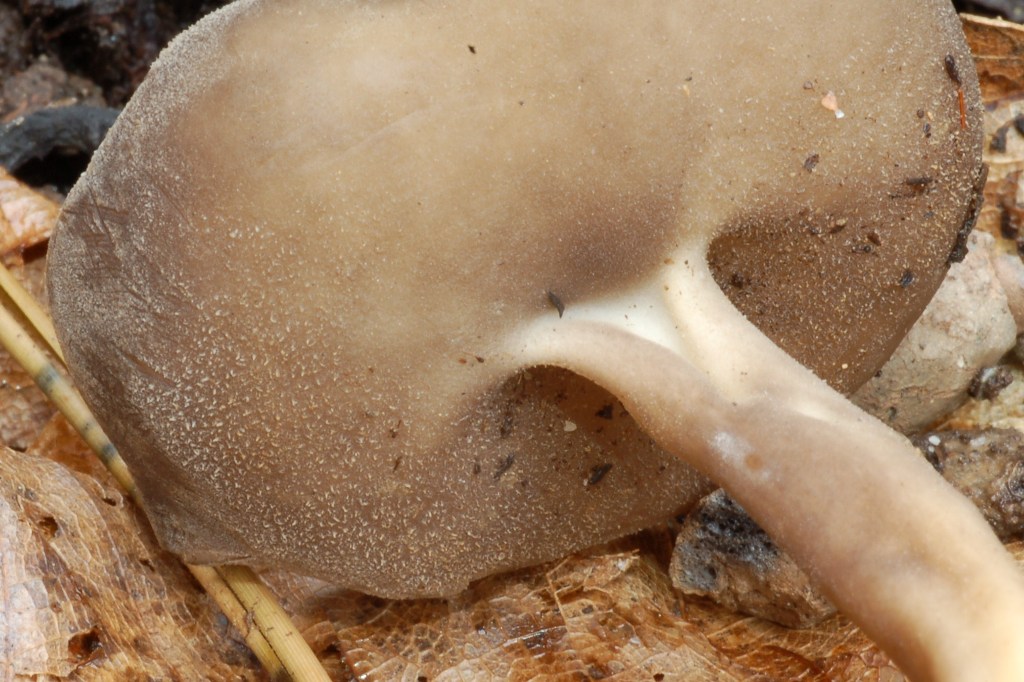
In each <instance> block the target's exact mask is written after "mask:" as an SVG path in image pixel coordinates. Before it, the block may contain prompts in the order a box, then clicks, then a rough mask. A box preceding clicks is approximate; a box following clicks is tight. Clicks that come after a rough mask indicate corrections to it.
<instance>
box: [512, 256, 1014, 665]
mask: <svg viewBox="0 0 1024 682" xmlns="http://www.w3.org/2000/svg"><path fill="white" fill-rule="evenodd" d="M679 262H683V261H679ZM689 262H690V263H695V262H696V261H694V260H693V259H690V260H689ZM659 292H660V293H659ZM682 292H686V293H685V298H684V297H683V296H682ZM622 302H623V301H622V299H617V300H616V301H613V302H604V303H595V304H590V305H576V306H573V307H571V308H568V309H567V310H566V313H565V316H564V318H563V319H561V320H559V319H557V318H555V317H553V316H552V317H549V318H548V319H547V320H545V321H544V322H543V323H541V324H537V325H535V326H534V327H532V328H531V329H530V330H529V332H528V335H527V340H526V341H525V342H524V344H523V347H524V352H525V353H526V355H527V356H528V358H529V360H530V361H531V362H536V363H537V364H555V365H559V366H562V367H566V368H568V369H571V370H572V371H575V372H577V373H579V374H582V375H584V376H586V377H588V378H589V379H591V380H593V381H595V382H597V383H599V384H601V385H603V386H604V387H605V388H607V389H609V390H610V391H612V392H614V393H615V394H616V395H617V396H619V397H620V399H621V400H622V401H623V403H624V404H625V405H626V407H627V409H628V410H629V411H630V413H631V414H632V415H633V416H634V417H635V418H636V419H637V420H638V422H639V423H641V424H642V425H643V427H644V428H645V430H647V432H648V433H650V434H651V435H652V436H653V437H654V438H655V439H656V440H657V441H658V442H659V444H660V445H661V446H662V447H664V448H665V449H666V450H668V451H670V452H673V453H675V454H676V455H677V456H678V457H680V458H681V459H683V460H685V461H686V462H688V463H690V464H691V465H693V466H694V467H696V468H697V469H699V470H701V471H702V472H704V473H705V474H707V475H708V476H709V477H710V478H712V479H713V480H714V481H716V482H717V483H719V484H720V485H722V487H724V488H725V489H726V490H727V491H728V492H729V493H730V494H731V495H733V496H734V497H735V498H736V499H737V500H738V501H739V502H740V503H741V504H742V505H743V506H744V508H746V509H747V510H748V511H749V512H750V514H751V516H753V517H754V518H755V519H756V520H757V521H758V522H759V523H761V524H762V526H763V527H764V528H765V530H766V531H767V532H768V533H770V534H771V535H772V536H773V538H775V540H776V541H777V542H779V544H780V545H781V546H783V547H784V548H785V549H786V550H787V551H789V552H790V553H791V554H792V555H793V557H794V558H795V559H796V561H797V562H798V563H799V564H800V565H801V566H802V567H803V568H804V569H805V570H807V571H808V572H809V574H810V575H811V576H812V578H813V579H814V580H815V581H816V582H817V583H819V584H820V585H821V587H822V589H823V590H824V591H825V593H826V594H827V595H828V596H829V597H830V598H831V599H832V600H833V601H834V602H835V603H836V605H837V606H838V607H839V608H840V609H841V610H842V611H843V612H844V613H846V615H848V616H849V617H850V618H851V619H853V620H854V621H856V622H857V623H858V624H859V625H860V626H861V627H862V628H863V629H864V631H865V632H866V633H867V634H868V635H869V636H871V637H872V638H874V639H875V640H876V641H877V642H879V644H880V645H881V646H882V647H883V648H884V649H885V650H886V651H887V652H888V653H889V655H890V656H891V657H892V658H893V660H894V661H895V662H896V663H897V664H898V665H899V666H900V667H901V668H902V669H903V670H904V671H905V672H906V673H907V674H908V675H909V676H910V677H911V678H912V679H915V680H950V681H952V680H964V679H985V680H1006V681H1009V680H1020V679H1024V647H1021V646H1020V642H1021V641H1024V580H1022V576H1021V575H1020V572H1019V570H1018V569H1017V567H1016V565H1015V564H1014V563H1013V562H1012V560H1011V559H1010V558H1009V555H1008V554H1007V553H1006V552H1005V550H1004V549H1003V548H1002V546H1001V545H1000V543H999V541H998V540H997V539H996V537H995V535H994V534H993V533H992V531H991V530H990V529H989V528H988V526H987V525H986V523H985V522H984V520H983V519H982V517H981V515H980V514H979V513H978V511H977V510H976V509H975V508H974V507H973V506H972V505H971V504H970V503H969V502H968V501H967V500H966V499H964V498H963V497H961V496H960V495H959V494H957V493H956V492H955V491H954V490H953V489H952V488H951V487H950V486H948V485H947V484H946V483H945V482H944V481H943V480H942V478H941V477H940V476H939V475H938V474H937V473H936V472H935V471H934V470H933V469H932V468H931V467H930V466H929V465H928V464H927V462H925V461H924V459H923V458H922V457H920V456H919V455H918V454H917V452H916V450H914V448H913V447H912V446H911V445H910V443H909V442H908V441H906V439H904V438H903V437H902V436H900V435H899V434H897V433H896V432H894V431H892V430H890V429H889V428H888V427H886V426H884V425H883V424H882V423H881V422H879V421H877V420H876V419H874V418H873V417H871V416H869V415H868V414H866V413H864V412H862V411H861V410H859V409H858V408H857V407H855V406H854V405H852V404H851V403H850V402H849V401H848V400H847V399H846V398H845V397H844V396H842V395H841V394H839V393H837V392H836V391H834V390H832V389H831V388H829V387H828V386H827V385H826V384H825V383H824V382H823V381H821V380H820V379H818V378H817V377H815V376H814V375H813V374H812V373H811V372H810V371H809V370H807V369H806V368H804V367H803V366H801V365H799V364H798V363H797V362H796V361H794V360H793V359H791V358H790V357H788V356H787V355H785V353H783V352H782V351H781V350H780V349H778V348H777V347H776V346H775V345H774V344H772V343H771V342H770V341H769V340H768V339H767V338H766V337H764V336H763V335H762V334H761V332H760V331H758V330H757V329H756V328H755V327H754V326H753V325H751V324H750V323H749V322H748V321H747V320H746V319H745V318H743V317H742V315H741V314H740V313H739V312H738V311H736V309H735V308H734V307H733V306H732V305H731V304H730V303H729V301H728V300H727V299H726V298H725V297H724V295H722V294H721V292H720V291H719V290H718V289H717V287H715V286H714V283H713V282H712V280H711V277H710V274H709V273H708V272H707V271H706V269H705V268H704V267H703V266H699V265H698V266H690V265H688V266H687V267H686V268H676V269H674V270H672V271H670V272H668V273H667V274H665V273H663V277H661V278H660V279H658V280H657V281H656V282H654V283H653V285H652V283H648V286H646V287H641V290H639V291H635V292H634V298H633V301H632V304H631V305H628V306H626V307H623V305H622ZM684 306H685V309H686V311H685V316H684V315H682V314H681V312H682V308H683V307H684ZM638 311H647V312H646V313H645V314H643V315H639V316H638V314H637V313H638ZM669 320H672V323H673V324H674V329H675V334H676V335H675V337H674V338H672V337H671V336H669V335H667V334H666V329H667V325H668V321H669ZM712 350H714V351H715V352H714V353H712V352H711V351H712ZM624 356H629V357H630V358H631V367H633V368H634V371H632V372H629V373H624V372H621V371H619V367H620V365H621V360H620V358H622V357H624ZM638 358H642V360H638ZM924 613H928V614H930V617H928V618H922V617H921V614H924Z"/></svg>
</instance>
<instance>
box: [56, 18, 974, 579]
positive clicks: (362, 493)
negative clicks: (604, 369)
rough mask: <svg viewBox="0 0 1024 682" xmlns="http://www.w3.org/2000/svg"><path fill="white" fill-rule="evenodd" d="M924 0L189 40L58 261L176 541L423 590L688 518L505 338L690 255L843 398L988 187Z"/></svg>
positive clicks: (606, 404)
mask: <svg viewBox="0 0 1024 682" xmlns="http://www.w3.org/2000/svg"><path fill="white" fill-rule="evenodd" d="M906 9H907V8H906V5H905V3H901V2H896V1H895V0H871V1H870V2H863V3H857V4H853V3H834V4H828V5H824V4H809V3H801V2H783V3H770V4H767V3H766V4H765V5H764V6H761V5H758V4H756V3H755V4H753V5H751V4H750V3H740V2H738V1H736V2H723V3H716V4H715V5H714V7H713V8H709V7H707V6H705V5H696V4H690V3H686V2H678V1H673V2H667V1H665V0H657V1H655V0H650V1H646V2H639V3H630V4H628V5H627V4H624V3H601V4H600V5H595V4H593V3H586V2H561V3H548V2H517V3H499V4H494V3H485V2H481V1H477V0H470V1H467V2H460V3H456V4H452V5H436V4H431V3H389V4H387V5H380V4H378V3H361V2H351V3H338V2H334V1H333V0H275V1H274V2H269V1H264V0H252V1H250V0H242V1H240V2H237V3H235V4H233V5H231V6H229V7H228V8H226V9H224V10H221V11H219V12H217V13H215V14H214V15H211V16H210V17H208V18H207V19H205V20H203V21H202V22H200V23H199V24H198V25H197V26H195V27H194V28H193V29H191V30H190V31H188V32H187V33H185V34H183V35H182V36H181V37H179V38H178V39H177V40H176V41H175V42H174V43H172V45H171V46H170V47H169V48H168V49H167V50H166V51H165V52H164V53H163V54H162V55H161V57H160V59H159V60H158V62H157V63H156V64H154V66H153V69H152V71H151V73H150V75H149V77H148V78H147V80H146V81H145V82H144V83H143V85H142V86H141V87H140V88H139V90H138V92H137V93H136V95H135V97H134V98H133V99H132V101H131V102H130V104H129V105H128V106H127V107H126V109H125V111H124V113H123V114H122V116H121V117H120V119H119V120H118V122H117V124H116V125H115V126H114V128H113V129H112V130H111V132H110V134H109V136H108V138H107V140H106V141H105V142H104V144H103V145H102V147H101V148H100V150H99V151H98V152H97V153H96V156H95V157H94V159H93V161H92V163H91V165H90V167H89V169H88V171H87V172H86V174H85V175H84V176H83V178H82V179H81V181H80V182H79V183H78V185H77V186H76V187H75V188H74V190H73V191H72V193H71V194H70V195H69V197H68V200H67V203H66V205H65V207H64V210H63V214H62V218H61V220H60V223H59V225H58V228H57V230H56V232H55V235H54V237H53V240H52V242H51V251H50V276H49V277H50V279H49V285H50V292H51V304H52V309H53V314H54V318H55V322H56V324H57V328H58V333H59V336H60V340H61V343H62V345H63V346H64V349H65V352H66V354H67V357H68V360H69V365H70V369H71V372H72V375H73V377H74V379H75V381H76V383H77V384H78V386H79V387H80V390H81V391H82V394H83V396H84V397H85V399H86V401H87V402H88V404H89V405H90V406H91V407H92V408H93V410H94V412H95V414H96V416H97V419H98V420H99V422H100V423H101V424H102V425H103V427H104V428H105V429H106V430H107V432H108V434H109V435H110V436H111V438H112V440H113V441H114V442H115V443H116V444H117V445H118V446H119V448H120V449H121V450H122V452H123V454H124V457H125V459H126V460H127V462H128V464H129V466H130V468H131V470H132V472H133V474H134V475H135V476H136V479H137V482H138V484H139V487H140V490H141V493H142V497H143V500H144V503H145V506H146V508H147V512H148V514H149V517H150V519H151V521H152V522H153V525H154V527H155V529H156V531H157V533H158V535H159V537H160V539H161V541H162V542H163V543H164V544H165V545H166V546H167V547H168V548H170V549H172V550H173V551H176V552H178V553H181V554H182V555H184V556H185V557H186V558H187V559H188V560H190V561H194V562H226V561H237V562H248V563H254V564H273V565H277V566H280V567H283V568H289V569H293V570H297V571H300V572H303V573H307V574H313V575H317V576H320V577H323V578H327V579H329V580H332V581H334V582H337V583H339V584H341V585H344V586H347V587H351V588H356V589H359V590H363V591H366V592H370V593H374V594H378V595H382V596H389V597H411V596H424V595H444V594H450V593H453V592H455V591H457V590H459V589H461V588H462V587H463V586H465V585H466V584H467V583H468V581H470V580H472V579H474V578H477V577H480V576H483V575H487V574H490V573H493V572H496V571H500V570H504V569H509V568H514V567H518V566H523V565H527V564H531V563H536V562H540V561H544V560H548V559H552V558H555V557H558V556H561V555H563V554H565V553H567V552H569V551H572V550H575V549H579V548H582V547H585V546H588V545H591V544H594V543H597V542H601V541H604V540H608V539H611V538H614V537H618V536H621V535H623V534H626V533H629V532H631V531H635V530H638V529H640V528H643V527H646V526H649V525H651V524H653V523H656V522H658V521H659V520H662V519H665V518H668V517H670V516H672V515H674V514H676V513H678V512H679V511H680V510H682V509H685V508H686V507H687V506H689V505H690V504H692V503H693V502H694V501H695V499H696V498H697V496H698V495H699V494H701V493H702V492H704V491H705V490H706V489H707V487H708V485H709V484H708V482H707V480H706V479H705V478H704V477H703V476H701V475H699V474H698V473H696V472H695V471H693V470H692V469H690V468H689V467H687V466H686V465H685V464H683V463H681V462H680V461H679V460H678V459H676V458H675V457H673V456H671V455H669V454H666V453H665V452H663V451H662V450H661V449H659V447H658V446H657V445H655V444H654V443H653V442H652V441H651V439H650V438H649V437H647V436H646V435H645V434H644V432H643V430H642V428H641V426H639V425H638V424H637V423H636V422H635V421H633V419H632V418H631V417H630V416H629V415H628V414H626V413H625V410H624V409H623V408H622V407H621V405H620V404H619V403H618V402H617V401H616V400H615V398H614V397H613V396H612V395H611V394H609V393H608V392H607V391H606V390H604V389H602V388H600V387H598V386H596V385H594V384H593V383H590V382H589V381H587V380H585V379H583V378H581V377H579V376H576V375H574V374H572V373H570V372H568V371H565V370H561V369H557V368H551V367H528V366H524V364H523V361H522V359H521V357H520V356H519V355H518V354H517V346H516V344H517V343H518V339H519V338H520V337H519V334H520V332H521V331H522V330H523V329H525V328H527V327H528V326H529V324H530V323H531V322H532V321H535V320H537V319H541V318H545V317H549V318H552V319H557V316H558V315H559V314H560V312H561V311H556V310H555V307H556V306H555V305H554V302H557V303H558V304H559V305H560V306H561V305H564V306H565V307H566V308H567V309H568V310H570V311H571V310H572V309H573V307H574V306H585V305H587V304H588V302H592V301H598V300H600V301H604V300H613V299H614V300H618V299H616V298H615V297H616V296H617V295H618V294H617V292H622V291H630V290H632V289H634V288H636V287H637V286H642V285H643V284H644V283H645V282H650V281H654V279H656V278H657V277H658V276H661V274H663V273H664V272H665V271H666V270H672V269H673V268H684V267H688V266H689V263H687V262H679V261H677V260H675V255H676V254H677V253H680V251H679V249H680V246H681V245H683V244H692V243H694V242H699V243H700V244H703V245H705V250H708V249H709V256H708V258H709V262H710V264H711V266H712V269H713V271H714V272H715V277H716V279H717V280H718V281H719V282H720V284H721V286H722V288H723V290H724V291H725V292H726V293H727V294H728V295H729V296H730V297H731V299H732V300H733V301H734V303H735V304H736V305H737V306H738V307H739V308H740V309H741V310H742V311H743V312H744V313H745V314H746V315H748V317H749V318H750V319H751V320H752V321H753V322H754V323H755V324H757V325H758V326H759V327H760V328H761V329H762V330H763V331H764V333H765V334H767V335H768V336H769V337H771V338H772V339H773V340H775V341H776V342H777V343H778V344H779V345H780V346H782V347H783V348H784V349H785V350H786V351H787V352H789V353H790V354H792V355H793V356H794V357H796V358H797V359H798V360H800V361H801V362H803V363H805V364H806V365H808V366H809V367H811V368H812V369H814V370H815V371H816V372H817V373H818V374H819V375H820V376H821V377H822V378H824V379H826V380H827V381H829V382H831V383H832V384H833V385H835V386H837V387H840V388H843V389H852V388H855V387H856V386H857V385H859V384H860V383H861V382H862V381H863V380H864V379H866V378H867V377H868V376H870V375H871V374H873V373H874V372H875V371H876V370H877V368H878V367H879V366H880V365H881V363H882V362H884V360H885V359H886V358H887V357H888V355H889V354H890V353H891V351H892V349H893V348H894V347H895V345H896V344H897V343H898V342H899V340H900V339H901V338H902V336H903V334H904V333H905V332H906V330H907V328H908V327H909V325H910V324H911V323H912V322H913V320H914V319H916V317H917V316H918V315H919V313H920V311H921V310H922V309H923V307H924V306H925V304H926V303H927V302H928V300H929V299H930V297H931V295H932V293H933V292H934V290H935V288H936V287H937V286H938V284H939V282H940V281H941V279H942V276H943V275H944V273H945V271H946V267H947V264H948V261H949V258H950V255H951V253H952V252H954V250H955V247H956V245H957V244H958V243H959V241H958V240H959V239H960V237H959V234H960V233H961V232H962V231H963V230H964V229H965V226H966V229H969V225H970V222H971V220H972V217H973V212H974V203H973V202H974V199H975V196H976V194H977V184H978V153H979V149H980V138H979V137H978V133H977V131H980V125H978V117H979V115H980V113H979V110H978V107H977V105H976V101H977V85H976V82H975V81H973V80H972V79H971V78H970V77H969V72H970V70H971V67H970V61H969V59H970V57H969V54H968V53H967V51H966V48H965V47H964V44H963V40H962V36H961V35H960V32H959V24H958V22H957V18H956V16H955V14H954V13H953V11H952V10H951V8H950V7H949V6H948V4H947V3H946V2H942V1H940V0H928V1H926V2H920V3H917V4H915V7H914V14H913V17H912V18H910V17H908V13H907V12H906ZM947 57H949V59H951V60H952V61H953V63H954V65H955V64H960V65H961V66H960V67H959V72H958V73H957V74H956V75H957V76H958V78H957V80H958V81H959V82H955V81H954V80H953V79H952V77H951V75H950V72H949V71H948V69H947V68H946V66H944V63H945V62H946V61H948V60H947ZM829 91H832V92H834V93H835V96H836V98H837V100H838V103H839V106H840V108H841V109H842V111H843V113H844V117H843V118H837V116H836V114H835V113H834V112H833V111H831V110H830V109H828V108H826V107H825V106H823V105H822V103H821V101H822V98H823V96H825V94H826V93H827V92H829ZM958 93H965V99H964V100H960V98H959V94H958ZM960 101H966V102H967V109H966V110H965V112H964V114H963V115H964V116H966V122H964V121H962V118H961V116H962V115H961V110H960V106H959V104H960ZM812 158H813V159H816V161H815V162H814V163H811V161H809V159H812ZM837 228H838V229H837ZM864 246H870V248H869V249H865V248H863V247H864ZM908 273H910V274H909V275H908ZM652 278H654V279H652ZM622 305H623V309H624V313H625V314H626V315H627V316H628V314H629V306H630V305H631V303H630V302H629V301H628V300H625V299H623V303H622ZM609 361H610V362H614V363H617V362H621V366H622V371H623V372H629V371H630V362H631V359H630V358H629V357H628V355H627V354H626V353H625V352H624V356H623V357H621V358H609Z"/></svg>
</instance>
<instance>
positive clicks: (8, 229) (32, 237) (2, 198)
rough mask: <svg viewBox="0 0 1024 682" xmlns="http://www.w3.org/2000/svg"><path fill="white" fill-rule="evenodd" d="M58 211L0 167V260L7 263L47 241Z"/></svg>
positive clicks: (50, 203)
mask: <svg viewBox="0 0 1024 682" xmlns="http://www.w3.org/2000/svg"><path fill="white" fill-rule="evenodd" d="M57 211H58V208H57V206H56V204H54V203H53V202H52V201H50V200H49V199H47V198H46V197H45V196H43V195H42V194H40V193H39V192H36V191H34V190H32V189H30V188H29V187H26V186H25V185H23V184H22V183H21V182H19V181H18V180H16V179H15V178H14V176H12V175H11V174H10V173H8V172H7V170H6V169H4V168H3V167H0V258H2V259H3V260H4V262H10V257H11V256H12V255H18V254H20V253H22V252H24V251H25V250H26V249H29V248H31V247H33V246H35V245H36V244H41V243H43V242H45V241H46V240H47V239H49V238H50V232H51V231H53V224H54V223H55V222H56V220H57Z"/></svg>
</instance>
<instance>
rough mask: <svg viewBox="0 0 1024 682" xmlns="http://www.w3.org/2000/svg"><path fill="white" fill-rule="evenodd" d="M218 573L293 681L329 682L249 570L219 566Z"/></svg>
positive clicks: (272, 600)
mask: <svg viewBox="0 0 1024 682" xmlns="http://www.w3.org/2000/svg"><path fill="white" fill-rule="evenodd" d="M217 570H218V572H220V574H221V576H223V577H224V580H225V582H227V584H228V585H229V586H230V587H231V590H232V591H233V592H234V593H235V596H236V597H238V601H240V602H241V603H242V606H244V607H245V610H246V612H247V613H249V614H251V615H252V619H253V622H254V623H255V624H256V627H258V628H259V629H260V630H261V631H262V632H263V634H264V635H265V636H266V638H267V641H269V642H270V646H272V647H273V648H274V651H276V652H277V655H278V656H279V657H280V658H281V662H282V664H283V665H284V666H285V670H287V672H288V673H289V674H290V675H291V677H292V679H294V680H310V682H313V681H314V680H315V681H316V682H331V678H330V677H328V676H327V673H326V672H325V671H324V669H323V666H321V665H320V661H319V659H317V657H316V655H314V654H313V652H312V650H310V648H309V645H308V644H307V643H306V640H305V639H303V637H302V635H301V634H299V631H298V630H296V629H295V625H294V624H292V621H291V619H290V618H289V617H288V614H287V613H285V611H284V609H282V608H281V605H280V604H278V603H277V599H275V598H274V595H273V593H271V591H270V590H269V589H267V586H266V585H264V584H263V582H262V581H261V580H260V579H259V576H257V575H256V574H255V573H253V572H252V569H250V568H249V567H247V566H218V567H217Z"/></svg>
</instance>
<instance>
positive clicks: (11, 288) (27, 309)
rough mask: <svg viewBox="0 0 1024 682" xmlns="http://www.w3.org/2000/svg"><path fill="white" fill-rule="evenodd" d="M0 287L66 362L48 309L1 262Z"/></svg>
mask: <svg viewBox="0 0 1024 682" xmlns="http://www.w3.org/2000/svg"><path fill="white" fill-rule="evenodd" d="M0 289H2V290H3V291H4V293H6V294H7V296H8V297H9V298H10V299H11V302H13V303H14V305H15V306H16V307H17V308H18V309H19V310H20V311H21V313H22V314H23V315H24V316H25V319H27V320H28V322H29V324H31V325H32V327H33V328H34V329H35V330H36V331H37V332H38V333H39V336H41V337H43V341H46V343H47V345H49V346H50V350H52V351H53V352H54V354H55V355H56V356H57V357H58V358H60V361H61V362H64V353H62V352H61V350H60V344H59V343H57V332H56V331H55V330H54V328H53V323H52V322H50V318H49V316H47V314H46V311H45V310H43V308H42V306H40V305H39V304H38V303H36V299H34V298H32V294H30V293H29V292H28V291H26V290H25V287H23V286H21V282H19V281H18V280H16V279H15V278H14V275H12V274H11V271H10V270H8V269H7V268H6V267H4V265H3V263H0Z"/></svg>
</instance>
